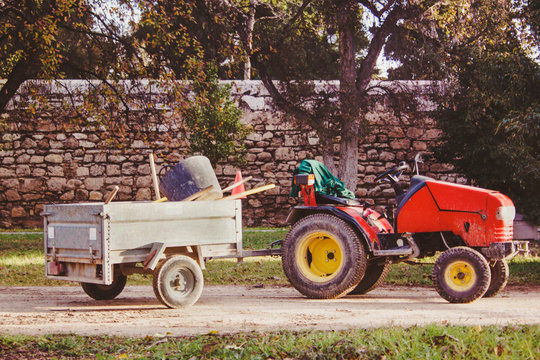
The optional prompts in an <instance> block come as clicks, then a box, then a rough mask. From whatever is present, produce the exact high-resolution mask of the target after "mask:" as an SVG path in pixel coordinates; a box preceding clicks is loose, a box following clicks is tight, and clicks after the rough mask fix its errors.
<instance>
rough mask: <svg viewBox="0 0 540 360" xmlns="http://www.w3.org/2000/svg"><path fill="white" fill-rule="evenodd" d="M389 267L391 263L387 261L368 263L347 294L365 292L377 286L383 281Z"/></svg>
mask: <svg viewBox="0 0 540 360" xmlns="http://www.w3.org/2000/svg"><path fill="white" fill-rule="evenodd" d="M391 267H392V264H391V263H390V262H388V261H385V262H384V263H375V262H374V263H371V264H369V263H368V265H367V268H366V273H365V274H364V277H363V278H362V280H360V283H359V284H358V285H356V287H355V288H354V289H353V290H352V291H351V292H350V293H349V295H362V294H367V293H368V292H370V291H371V290H374V289H376V288H378V287H379V286H381V285H382V284H383V283H384V280H385V279H386V276H387V275H388V273H389V272H390V268H391Z"/></svg>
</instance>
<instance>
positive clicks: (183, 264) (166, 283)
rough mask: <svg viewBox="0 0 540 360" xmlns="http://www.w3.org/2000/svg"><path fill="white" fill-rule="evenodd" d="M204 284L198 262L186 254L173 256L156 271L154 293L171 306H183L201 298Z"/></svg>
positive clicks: (164, 303) (166, 304)
mask: <svg viewBox="0 0 540 360" xmlns="http://www.w3.org/2000/svg"><path fill="white" fill-rule="evenodd" d="M203 285H204V278H203V273H202V270H201V268H200V267H199V265H198V264H197V262H195V260H193V259H192V258H190V257H188V256H185V255H176V256H171V257H170V258H168V259H166V260H165V261H164V262H163V263H162V264H160V265H159V267H158V268H157V269H156V270H155V272H154V281H153V286H154V294H155V295H156V298H157V299H158V300H159V301H160V302H161V303H162V304H163V305H165V306H167V307H169V308H182V307H186V306H190V305H193V304H195V303H196V302H197V300H199V297H200V296H201V293H202V290H203Z"/></svg>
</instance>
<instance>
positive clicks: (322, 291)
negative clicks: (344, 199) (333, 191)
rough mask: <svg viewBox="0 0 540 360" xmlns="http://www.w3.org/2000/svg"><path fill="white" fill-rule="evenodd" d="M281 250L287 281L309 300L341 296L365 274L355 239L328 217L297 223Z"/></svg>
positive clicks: (360, 248) (363, 255) (347, 228)
mask: <svg viewBox="0 0 540 360" xmlns="http://www.w3.org/2000/svg"><path fill="white" fill-rule="evenodd" d="M281 249H282V263H283V270H284V272H285V274H286V275H287V278H288V279H289V281H290V282H291V284H292V285H293V286H294V287H295V288H296V289H297V290H298V291H299V292H301V293H302V294H304V295H305V296H307V297H310V298H315V299H332V298H337V297H341V296H344V295H346V294H347V293H348V292H350V291H351V290H352V289H353V288H354V287H355V286H356V285H357V284H358V283H359V282H360V280H361V279H362V276H363V275H364V272H365V270H366V253H365V250H364V246H363V245H362V243H361V241H360V239H359V238H358V235H357V234H356V233H355V232H354V231H353V230H352V229H351V227H350V226H349V225H348V224H347V223H346V222H345V221H343V220H341V219H339V218H337V217H335V216H332V215H328V214H314V215H309V216H306V217H305V218H303V219H301V220H299V221H298V222H297V223H296V224H294V225H293V227H292V228H291V230H290V231H289V233H288V234H287V236H286V237H285V241H284V242H283V246H282V248H281Z"/></svg>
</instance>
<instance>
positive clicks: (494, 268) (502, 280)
mask: <svg viewBox="0 0 540 360" xmlns="http://www.w3.org/2000/svg"><path fill="white" fill-rule="evenodd" d="M489 267H490V270H491V282H490V283H489V287H488V289H487V291H486V293H485V294H484V297H493V296H495V295H497V294H498V293H500V292H501V291H503V290H504V288H505V287H506V283H508V277H509V276H510V269H509V268H508V263H507V262H506V260H505V259H502V260H497V261H496V262H495V263H494V264H493V265H491V264H490V265H489Z"/></svg>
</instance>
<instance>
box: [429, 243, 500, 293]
mask: <svg viewBox="0 0 540 360" xmlns="http://www.w3.org/2000/svg"><path fill="white" fill-rule="evenodd" d="M432 279H433V283H434V284H435V289H436V290H437V292H438V293H439V295H440V296H441V297H442V298H443V299H445V300H447V301H449V302H451V303H469V302H472V301H474V300H476V299H478V298H480V297H482V296H483V295H484V294H485V293H486V291H487V289H488V287H489V282H490V279H491V271H490V269H489V264H488V262H487V260H486V259H485V258H484V256H482V254H480V253H479V252H478V251H476V250H474V249H471V248H468V247H463V246H458V247H454V248H451V249H448V250H446V251H445V252H443V253H442V254H441V255H440V256H439V258H438V259H437V261H435V265H434V266H433V273H432Z"/></svg>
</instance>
